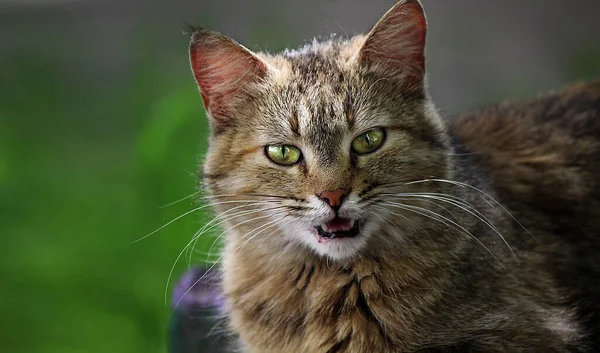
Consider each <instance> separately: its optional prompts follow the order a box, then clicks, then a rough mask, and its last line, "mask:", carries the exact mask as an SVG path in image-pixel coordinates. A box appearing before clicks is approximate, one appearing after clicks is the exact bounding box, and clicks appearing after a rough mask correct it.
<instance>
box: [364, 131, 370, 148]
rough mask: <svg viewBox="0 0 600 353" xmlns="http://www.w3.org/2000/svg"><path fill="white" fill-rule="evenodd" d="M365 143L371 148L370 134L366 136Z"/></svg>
mask: <svg viewBox="0 0 600 353" xmlns="http://www.w3.org/2000/svg"><path fill="white" fill-rule="evenodd" d="M365 142H366V143H367V145H368V146H371V139H370V138H369V133H366V134H365Z"/></svg>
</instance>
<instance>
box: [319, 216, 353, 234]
mask: <svg viewBox="0 0 600 353" xmlns="http://www.w3.org/2000/svg"><path fill="white" fill-rule="evenodd" d="M352 227H354V221H353V220H351V219H345V218H337V217H336V218H334V219H333V220H331V221H329V222H327V223H323V224H322V225H321V228H323V230H324V231H325V232H327V233H336V232H346V231H349V230H350V229H352Z"/></svg>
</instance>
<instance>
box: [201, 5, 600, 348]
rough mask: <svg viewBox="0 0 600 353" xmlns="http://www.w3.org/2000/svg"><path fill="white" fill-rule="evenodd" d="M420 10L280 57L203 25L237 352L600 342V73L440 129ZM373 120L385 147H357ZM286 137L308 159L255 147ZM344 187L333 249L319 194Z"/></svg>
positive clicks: (211, 164) (212, 177) (214, 189)
mask: <svg viewBox="0 0 600 353" xmlns="http://www.w3.org/2000/svg"><path fill="white" fill-rule="evenodd" d="M424 23H425V21H424V17H423V16H422V12H421V7H420V4H419V2H418V1H416V0H407V1H403V2H401V3H399V4H397V5H396V6H395V7H394V8H393V9H392V10H390V12H389V13H388V14H386V15H385V16H384V18H383V19H382V20H381V21H380V23H379V24H378V25H376V26H375V28H374V30H373V31H372V32H371V33H370V34H369V35H367V36H357V37H355V38H353V39H351V40H349V41H340V40H331V41H327V42H323V43H316V42H315V43H313V44H310V45H307V46H306V47H305V48H302V49H300V50H298V51H287V52H286V53H284V54H282V55H269V54H264V53H260V54H254V53H251V52H249V51H247V50H246V49H245V48H243V47H241V46H239V45H238V44H237V43H235V42H233V41H231V40H230V39H228V38H226V37H223V36H222V35H220V34H217V33H215V32H211V31H206V30H200V31H197V32H196V33H195V34H194V37H193V39H192V44H191V49H190V50H191V54H192V67H193V69H194V73H195V76H196V79H197V82H198V83H199V86H200V89H201V91H202V93H203V99H204V102H205V105H206V107H207V111H208V112H209V114H210V116H211V128H212V129H213V133H212V135H211V140H210V148H209V152H208V154H207V159H206V162H205V165H204V170H205V185H206V187H207V189H208V191H209V193H210V200H211V201H212V202H214V204H213V206H214V209H215V211H217V212H218V217H221V218H222V219H224V223H225V227H226V234H225V247H224V250H223V260H222V271H223V282H222V285H223V291H224V294H225V297H226V301H227V305H226V310H225V311H226V315H227V317H228V322H229V327H230V328H231V330H232V332H233V334H234V335H235V336H237V337H238V341H239V349H240V350H241V351H243V352H252V353H275V352H277V353H279V352H306V353H313V352H315V353H316V352H323V353H334V352H347V353H361V352H389V353H392V352H393V353H396V352H414V351H420V352H480V351H486V352H585V351H593V350H594V349H595V348H598V347H600V346H598V337H599V336H600V333H599V332H598V327H600V317H599V315H600V308H599V304H598V298H600V286H599V285H598V281H600V261H599V260H597V259H596V258H597V257H598V251H600V225H599V223H600V221H599V220H600V215H599V213H598V206H599V205H598V203H599V202H600V192H599V190H600V187H599V184H598V182H597V175H599V174H598V173H599V172H600V169H599V168H600V162H599V160H600V147H599V146H600V142H599V135H600V117H599V116H598V115H599V111H600V106H599V105H600V88H599V83H598V82H595V83H590V84H587V85H579V86H575V87H573V88H571V89H569V90H567V91H564V92H559V93H556V94H553V95H550V96H545V97H540V98H537V99H535V100H533V101H529V102H524V103H517V104H504V105H500V106H498V107H495V108H490V109H488V110H484V111H482V112H479V113H476V114H473V115H470V116H466V117H464V118H460V119H457V120H454V121H452V122H451V123H450V125H449V129H448V128H446V127H445V125H444V124H443V123H442V120H441V119H440V117H439V116H438V115H437V113H436V112H435V110H434V109H433V105H432V103H431V102H430V100H429V99H428V97H427V94H426V92H425V90H424V88H423V86H424V85H423V82H424V81H423V67H422V53H423V46H424V44H425V43H424V38H425V36H424V30H425V27H424ZM207 43H209V44H210V45H207ZM219 43H221V44H219ZM232 43H233V44H232ZM373 43H375V44H373ZM388 45H389V46H388ZM215 48H216V49H215ZM390 48H392V49H393V50H390ZM403 48H404V49H403ZM248 67H250V69H249V71H243V73H240V76H236V77H232V75H231V73H232V72H238V71H236V70H244V68H248ZM257 68H258V69H257ZM215 77H217V78H218V79H215ZM222 80H224V82H221V81H222ZM232 80H233V81H232ZM213 92H217V93H215V94H216V95H215V94H213ZM215 101H216V102H220V103H219V104H216V105H215V103H214V102H215ZM224 105H225V106H224ZM373 127H384V128H385V131H386V140H385V142H384V144H383V145H382V147H381V148H380V149H379V150H377V151H376V152H374V153H371V154H368V155H356V154H353V153H352V152H350V147H349V146H350V142H351V141H352V139H353V138H354V137H356V136H357V135H358V134H360V133H362V132H364V131H367V130H369V129H371V128H373ZM281 143H285V144H291V145H294V146H297V147H298V148H299V149H300V150H302V153H303V159H302V160H301V161H300V162H299V163H298V164H297V165H294V166H291V167H284V166H279V165H275V164H273V163H272V162H270V161H269V160H268V159H267V158H266V156H265V154H264V151H263V149H264V146H267V145H271V144H281ZM454 182H458V183H461V184H456V183H454ZM465 185H468V186H465ZM339 188H343V189H347V190H351V192H350V194H349V195H348V198H347V200H346V201H344V205H342V208H341V209H340V211H339V212H340V215H342V216H344V217H348V218H356V219H361V220H365V223H364V229H362V230H361V234H360V235H359V236H358V237H357V238H356V240H353V242H347V243H340V244H342V245H339V246H338V247H334V245H331V246H329V245H327V246H329V247H326V245H323V244H321V243H315V242H314V239H313V238H311V235H310V234H312V233H311V229H313V228H312V227H313V226H314V225H318V224H319V223H320V222H322V220H323V219H327V218H323V217H326V216H324V215H330V214H331V212H332V211H331V210H329V209H328V208H327V207H325V206H324V205H322V203H321V202H320V201H319V200H318V198H316V196H315V195H319V194H320V193H321V192H322V191H324V190H336V189H339ZM399 193H402V195H399ZM417 193H418V194H419V195H420V196H406V195H407V194H412V195H416V194H417ZM434 194H435V195H438V196H439V195H441V194H443V195H446V196H444V199H440V198H439V197H438V198H434ZM456 200H459V201H456ZM398 202H400V206H398ZM431 212H435V214H433V213H431ZM442 217H443V218H442ZM517 220H518V221H517ZM519 222H520V223H519ZM326 244H331V243H326ZM335 244H338V243H335Z"/></svg>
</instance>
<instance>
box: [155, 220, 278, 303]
mask: <svg viewBox="0 0 600 353" xmlns="http://www.w3.org/2000/svg"><path fill="white" fill-rule="evenodd" d="M270 216H271V215H268V216H260V217H255V218H252V219H250V220H246V221H243V222H240V223H238V224H236V225H234V226H233V227H230V228H228V229H227V230H226V231H224V232H223V233H222V234H224V233H225V232H228V231H229V230H231V229H232V228H235V227H237V226H239V225H241V224H243V223H247V222H248V221H255V220H258V219H262V218H265V217H270ZM222 234H221V235H222ZM222 258H223V254H221V256H219V259H218V260H217V261H216V262H215V263H213V264H212V265H211V266H210V267H209V268H208V270H206V272H205V273H204V274H202V276H200V278H198V279H197V280H196V281H195V282H194V283H192V285H190V288H188V289H187V290H186V291H185V292H184V293H183V294H182V295H181V298H179V300H177V302H176V303H175V305H174V306H173V309H172V312H171V314H172V313H173V312H174V311H175V309H177V308H178V307H179V303H181V301H182V300H183V298H184V297H185V296H186V295H187V294H188V293H189V292H190V291H191V290H192V289H193V288H194V287H195V286H196V285H197V284H198V283H200V281H202V280H203V279H204V278H205V277H206V276H207V275H208V274H209V273H210V272H211V271H212V269H213V268H214V267H215V266H216V265H217V264H218V263H220V261H221V259H222ZM172 272H173V268H172V269H171V273H170V274H169V278H170V277H171V274H172ZM167 291H168V287H167ZM166 295H167V293H165V302H166V298H167V297H166Z"/></svg>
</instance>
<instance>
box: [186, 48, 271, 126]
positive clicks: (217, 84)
mask: <svg viewBox="0 0 600 353" xmlns="http://www.w3.org/2000/svg"><path fill="white" fill-rule="evenodd" d="M190 59H191V63H192V70H193V71H194V76H195V77H196V82H197V83H198V86H199V87H200V93H201V95H202V99H203V101H204V106H205V108H206V109H207V110H208V112H209V113H210V114H211V116H212V117H213V118H215V119H225V118H227V117H228V115H229V114H230V108H231V105H232V102H233V100H234V99H235V98H238V95H239V94H241V93H242V92H241V91H243V90H244V89H245V88H247V86H248V85H249V84H251V83H253V82H256V81H257V80H258V79H259V78H260V77H262V76H263V75H264V73H265V72H266V65H265V64H264V63H263V62H262V61H261V60H260V59H258V58H257V57H256V56H254V55H253V54H252V53H251V52H249V51H248V50H246V49H245V48H244V47H242V46H241V45H239V44H237V43H235V42H233V41H231V40H229V39H226V37H216V38H215V37H213V38H201V39H200V40H197V41H195V42H192V44H191V46H190Z"/></svg>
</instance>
